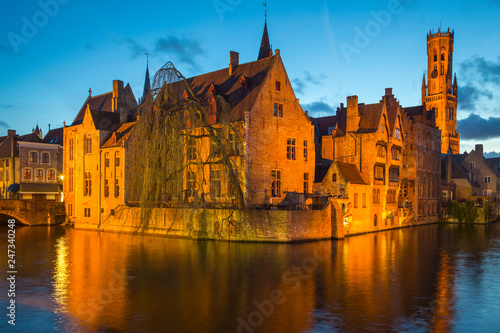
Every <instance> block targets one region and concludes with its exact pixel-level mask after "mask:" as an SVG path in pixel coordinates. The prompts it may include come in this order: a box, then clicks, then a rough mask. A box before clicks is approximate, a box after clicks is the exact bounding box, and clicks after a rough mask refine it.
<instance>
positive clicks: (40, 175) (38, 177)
mask: <svg viewBox="0 0 500 333" xmlns="http://www.w3.org/2000/svg"><path fill="white" fill-rule="evenodd" d="M35 179H36V180H43V169H36V171H35Z"/></svg>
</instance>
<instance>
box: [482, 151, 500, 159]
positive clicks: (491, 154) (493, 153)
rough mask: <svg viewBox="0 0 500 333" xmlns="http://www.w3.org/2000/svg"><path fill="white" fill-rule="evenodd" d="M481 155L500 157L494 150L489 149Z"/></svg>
mask: <svg viewBox="0 0 500 333" xmlns="http://www.w3.org/2000/svg"><path fill="white" fill-rule="evenodd" d="M483 155H484V157H486V158H493V157H500V153H497V152H496V151H490V152H487V153H483Z"/></svg>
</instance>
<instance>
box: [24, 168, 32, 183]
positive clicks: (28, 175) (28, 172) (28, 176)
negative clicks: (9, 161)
mask: <svg viewBox="0 0 500 333" xmlns="http://www.w3.org/2000/svg"><path fill="white" fill-rule="evenodd" d="M23 179H25V180H31V169H24V170H23Z"/></svg>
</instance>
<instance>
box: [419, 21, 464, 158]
mask: <svg viewBox="0 0 500 333" xmlns="http://www.w3.org/2000/svg"><path fill="white" fill-rule="evenodd" d="M453 37H454V32H453V31H452V32H450V29H448V31H447V32H441V30H440V29H438V32H437V33H434V34H433V33H432V32H429V34H428V35H427V83H426V82H425V75H424V80H423V82H422V104H424V105H425V106H426V109H427V110H431V109H434V111H435V117H436V126H437V127H438V128H439V129H440V130H441V153H444V154H450V153H451V154H458V153H459V152H460V134H459V133H457V80H456V76H455V79H454V80H453Z"/></svg>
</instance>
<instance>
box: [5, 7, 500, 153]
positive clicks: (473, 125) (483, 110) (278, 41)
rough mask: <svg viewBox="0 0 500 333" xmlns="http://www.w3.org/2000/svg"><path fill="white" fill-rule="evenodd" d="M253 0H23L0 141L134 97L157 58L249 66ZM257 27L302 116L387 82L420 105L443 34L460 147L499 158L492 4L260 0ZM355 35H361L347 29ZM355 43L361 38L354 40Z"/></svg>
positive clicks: (197, 67)
mask: <svg viewBox="0 0 500 333" xmlns="http://www.w3.org/2000/svg"><path fill="white" fill-rule="evenodd" d="M262 3H263V1H261V0H259V1H249V0H246V1H245V0H207V1H183V2H181V1H176V2H172V1H155V0H153V1H145V2H139V1H134V2H132V1H115V0H113V1H93V0H87V1H81V0H41V1H35V0H25V1H17V2H16V1H11V2H9V3H8V4H4V9H3V10H2V12H1V14H0V73H1V74H0V87H1V89H0V136H2V135H5V134H6V132H7V129H8V128H12V129H16V130H17V132H18V133H20V134H26V133H29V132H31V129H32V128H33V127H35V126H36V125H37V123H38V125H39V126H40V127H41V128H42V129H43V131H44V133H46V132H47V130H48V124H51V127H52V128H55V127H60V126H62V124H63V121H66V123H71V122H72V121H73V119H74V117H75V116H76V114H77V112H78V110H79V109H80V107H81V106H82V104H83V102H84V101H85V99H86V97H87V96H88V90H89V88H92V92H93V94H94V95H97V94H102V93H105V92H108V91H111V89H112V80H115V79H120V80H123V81H124V82H125V83H127V82H128V83H130V85H131V87H132V89H133V91H134V94H135V95H136V98H139V97H140V96H141V95H142V88H143V84H144V74H145V67H146V56H145V55H144V54H145V53H146V52H148V53H149V54H150V58H149V65H150V72H151V75H153V74H154V72H155V71H156V70H157V69H159V68H160V67H161V66H162V65H163V64H164V63H166V62H167V61H172V62H173V63H174V65H175V66H176V67H177V68H178V69H179V70H180V71H181V72H182V73H183V74H184V76H186V77H189V76H193V75H197V74H202V73H206V72H210V71H214V70H217V69H221V68H225V67H227V66H228V63H229V51H231V50H232V51H237V52H239V53H240V62H241V63H244V62H249V61H253V60H256V58H257V54H258V50H259V45H260V40H261V38H262V31H263V26H264V13H263V5H262ZM268 10H269V13H268V29H269V36H270V41H271V44H272V47H273V50H274V49H280V50H281V55H282V58H283V60H284V63H285V66H286V69H287V72H288V75H289V77H290V80H291V81H292V85H293V86H294V89H295V91H296V94H297V97H298V98H299V99H300V102H301V104H302V106H303V108H304V109H307V110H309V111H310V114H311V115H313V116H323V115H330V114H333V113H334V112H335V111H334V110H335V108H336V107H337V106H338V105H339V103H341V102H343V103H345V98H346V96H348V95H358V96H359V101H360V102H362V103H375V102H377V101H378V100H380V98H381V96H382V95H383V94H384V88H386V87H392V88H393V92H394V94H395V96H396V98H398V99H399V100H400V102H401V103H402V105H403V106H413V105H418V104H420V103H421V89H420V87H421V82H422V75H423V73H424V72H425V70H426V65H427V63H426V57H427V55H426V34H427V33H428V32H429V30H431V29H432V31H433V32H436V31H437V29H438V28H439V27H440V26H441V29H442V30H447V29H448V27H450V29H454V30H455V52H454V67H453V70H454V72H456V73H457V78H458V84H459V112H458V118H459V131H460V132H461V135H462V142H461V151H464V150H470V149H471V148H473V147H474V144H475V143H483V144H484V145H485V151H486V152H488V151H497V152H500V116H499V115H497V113H498V111H500V106H499V105H500V104H499V102H500V98H499V97H498V92H499V91H500V57H499V56H500V33H499V32H498V29H499V23H498V22H499V19H500V1H499V0H477V1H464V0H456V1H449V0H442V1H430V0H418V1H417V0H413V1H412V0H399V1H398V0H375V1H373V0H372V1H367V0H366V1H326V0H320V1H296V0H286V1H285V0H270V1H268ZM360 31H362V32H363V35H364V36H362V35H361V34H360V33H359V32H360ZM363 37H364V38H363Z"/></svg>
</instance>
